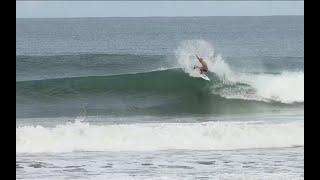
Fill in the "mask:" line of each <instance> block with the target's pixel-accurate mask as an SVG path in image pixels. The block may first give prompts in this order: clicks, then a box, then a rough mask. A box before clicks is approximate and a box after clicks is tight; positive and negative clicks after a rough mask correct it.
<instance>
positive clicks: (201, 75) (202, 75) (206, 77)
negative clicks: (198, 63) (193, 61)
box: [193, 67, 210, 81]
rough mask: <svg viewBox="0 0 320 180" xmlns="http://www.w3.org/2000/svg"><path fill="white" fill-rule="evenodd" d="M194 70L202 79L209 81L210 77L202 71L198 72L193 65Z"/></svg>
mask: <svg viewBox="0 0 320 180" xmlns="http://www.w3.org/2000/svg"><path fill="white" fill-rule="evenodd" d="M193 69H194V71H195V72H196V73H197V76H198V77H200V78H202V79H204V80H207V81H210V79H209V78H208V76H207V75H205V74H204V73H202V74H200V70H199V69H198V68H195V67H193Z"/></svg>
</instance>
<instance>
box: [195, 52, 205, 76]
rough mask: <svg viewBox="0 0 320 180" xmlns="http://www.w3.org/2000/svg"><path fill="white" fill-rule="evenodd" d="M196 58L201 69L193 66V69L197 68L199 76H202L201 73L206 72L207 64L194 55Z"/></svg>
mask: <svg viewBox="0 0 320 180" xmlns="http://www.w3.org/2000/svg"><path fill="white" fill-rule="evenodd" d="M196 57H197V59H198V60H199V62H200V63H201V67H199V66H194V67H193V69H196V68H198V69H199V70H200V74H202V73H203V72H205V73H206V72H208V65H207V63H206V62H205V61H204V60H203V59H202V58H200V57H199V56H197V55H196Z"/></svg>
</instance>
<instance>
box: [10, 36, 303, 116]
mask: <svg viewBox="0 0 320 180" xmlns="http://www.w3.org/2000/svg"><path fill="white" fill-rule="evenodd" d="M195 54H198V55H199V56H201V57H203V58H204V59H205V60H206V61H207V63H208V67H209V73H208V77H209V78H210V79H211V81H204V80H203V79H201V78H198V77H197V76H199V75H198V74H197V73H195V71H194V70H193V67H194V65H198V64H197V60H196V58H195ZM273 63H274V62H273ZM23 67H25V68H23ZM56 69H57V70H56ZM16 98H17V100H16V103H17V116H18V117H34V116H55V115H56V114H59V115H60V116H64V115H66V116H69V115H71V116H75V115H77V113H79V112H80V111H81V109H82V108H83V107H85V108H86V109H87V110H88V112H89V113H91V115H94V114H102V115H103V114H104V115H148V114H149V115H150V114H151V115H154V114H160V115H166V114H167V115H172V114H177V115H178V114H229V113H250V112H264V111H272V110H274V108H275V107H276V108H281V107H284V108H290V107H295V106H297V105H298V106H301V105H302V106H303V103H304V72H303V69H300V70H297V71H289V70H286V69H285V70H282V71H279V72H272V73H266V72H239V71H237V70H234V68H233V67H232V66H230V64H229V63H228V62H227V61H225V60H224V59H223V58H222V55H220V54H216V52H215V49H214V48H213V46H212V45H211V44H210V43H208V42H206V41H204V40H189V41H183V42H182V43H181V44H180V45H179V47H178V48H177V49H176V50H175V55H174V56H154V55H153V56H141V55H103V54H100V55H62V56H45V57H43V56H39V57H36V56H33V57H29V56H19V57H18V60H17V82H16ZM89 115H90V114H89Z"/></svg>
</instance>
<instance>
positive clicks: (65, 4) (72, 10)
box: [16, 1, 304, 18]
mask: <svg viewBox="0 0 320 180" xmlns="http://www.w3.org/2000/svg"><path fill="white" fill-rule="evenodd" d="M16 4H17V6H16V17H17V18H48V17H145V16H266V15H304V1H16Z"/></svg>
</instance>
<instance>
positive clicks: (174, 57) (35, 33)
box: [16, 16, 304, 180]
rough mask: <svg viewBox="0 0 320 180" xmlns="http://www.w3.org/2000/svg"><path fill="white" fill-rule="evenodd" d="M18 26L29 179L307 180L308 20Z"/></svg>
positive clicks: (20, 150)
mask: <svg viewBox="0 0 320 180" xmlns="http://www.w3.org/2000/svg"><path fill="white" fill-rule="evenodd" d="M16 26H17V28H16V124H17V125H16V178H17V179H244V180H247V179H268V180H269V179H304V16H270V17H184V18H177V17H167V18H160V17H152V18H151V17H150V18H66V19H62V18H57V19H16ZM195 55H199V56H200V57H203V58H204V59H205V60H206V61H207V63H208V67H209V72H208V74H207V76H208V77H209V78H210V79H211V80H210V81H206V80H204V79H202V78H199V76H198V75H197V73H195V71H194V70H193V67H194V66H195V65H199V64H198V62H197V60H196V58H195Z"/></svg>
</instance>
